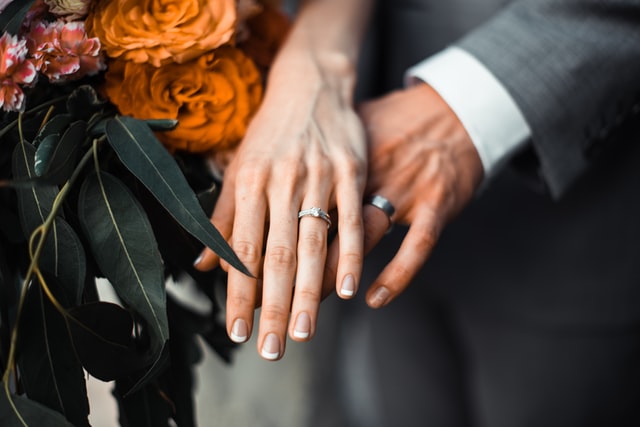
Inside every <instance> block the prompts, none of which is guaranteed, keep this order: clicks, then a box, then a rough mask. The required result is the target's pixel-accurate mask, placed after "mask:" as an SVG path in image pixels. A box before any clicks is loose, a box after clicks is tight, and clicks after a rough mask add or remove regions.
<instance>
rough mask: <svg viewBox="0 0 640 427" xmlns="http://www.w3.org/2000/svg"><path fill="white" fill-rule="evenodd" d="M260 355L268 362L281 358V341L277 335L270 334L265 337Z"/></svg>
mask: <svg viewBox="0 0 640 427" xmlns="http://www.w3.org/2000/svg"><path fill="white" fill-rule="evenodd" d="M260 354H261V355H262V357H264V358H265V359H267V360H276V359H277V358H278V356H280V341H278V336H277V335H276V334H269V335H267V336H266V337H265V339H264V343H263V344H262V351H260Z"/></svg>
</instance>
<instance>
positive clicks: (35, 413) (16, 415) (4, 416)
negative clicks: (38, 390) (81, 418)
mask: <svg viewBox="0 0 640 427" xmlns="http://www.w3.org/2000/svg"><path fill="white" fill-rule="evenodd" d="M9 399H11V401H10V400H9ZM0 425H1V426H2V427H24V426H25V425H26V426H28V427H74V426H73V424H71V423H70V422H69V421H67V420H66V419H65V417H63V416H62V415H61V414H60V413H59V412H56V411H53V410H51V409H49V408H47V407H46V406H43V405H40V404H39V403H37V402H34V401H33V400H29V399H27V398H26V397H22V396H16V395H14V394H12V395H10V396H7V394H6V392H5V390H4V387H3V389H2V390H0Z"/></svg>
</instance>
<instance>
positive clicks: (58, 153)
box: [35, 121, 87, 184]
mask: <svg viewBox="0 0 640 427" xmlns="http://www.w3.org/2000/svg"><path fill="white" fill-rule="evenodd" d="M55 136H56V135H55V134H54V135H47V136H46V137H45V138H44V139H43V141H42V143H41V144H40V146H39V147H38V149H37V151H36V156H35V173H36V175H38V176H42V177H45V178H46V179H47V181H49V182H54V183H56V184H63V183H64V182H66V181H67V180H68V179H69V177H71V174H72V173H73V170H74V167H75V165H76V161H77V159H78V152H79V150H80V147H81V146H82V143H83V142H84V141H85V139H86V137H87V123H86V122H83V121H76V122H73V123H71V125H69V127H68V128H67V130H66V131H65V132H64V134H63V135H62V137H57V138H55Z"/></svg>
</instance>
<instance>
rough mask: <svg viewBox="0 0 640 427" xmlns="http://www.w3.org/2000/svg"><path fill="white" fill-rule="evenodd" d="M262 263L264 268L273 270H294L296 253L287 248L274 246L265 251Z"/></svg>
mask: <svg viewBox="0 0 640 427" xmlns="http://www.w3.org/2000/svg"><path fill="white" fill-rule="evenodd" d="M264 263H265V266H266V267H270V268H274V269H279V270H287V269H294V268H295V266H296V253H295V251H294V250H292V249H291V248H289V247H287V246H274V247H272V248H268V249H267V253H266V255H265V261H264Z"/></svg>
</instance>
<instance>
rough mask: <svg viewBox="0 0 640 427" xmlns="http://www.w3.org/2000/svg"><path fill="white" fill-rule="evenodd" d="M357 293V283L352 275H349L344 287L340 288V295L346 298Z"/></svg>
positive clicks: (343, 281) (345, 279) (343, 284)
mask: <svg viewBox="0 0 640 427" xmlns="http://www.w3.org/2000/svg"><path fill="white" fill-rule="evenodd" d="M355 291H356V281H355V280H354V279H353V276H352V275H351V274H347V277H345V278H344V279H343V280H342V287H341V288H340V294H341V295H343V296H345V297H350V296H353V293H354V292H355Z"/></svg>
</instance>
